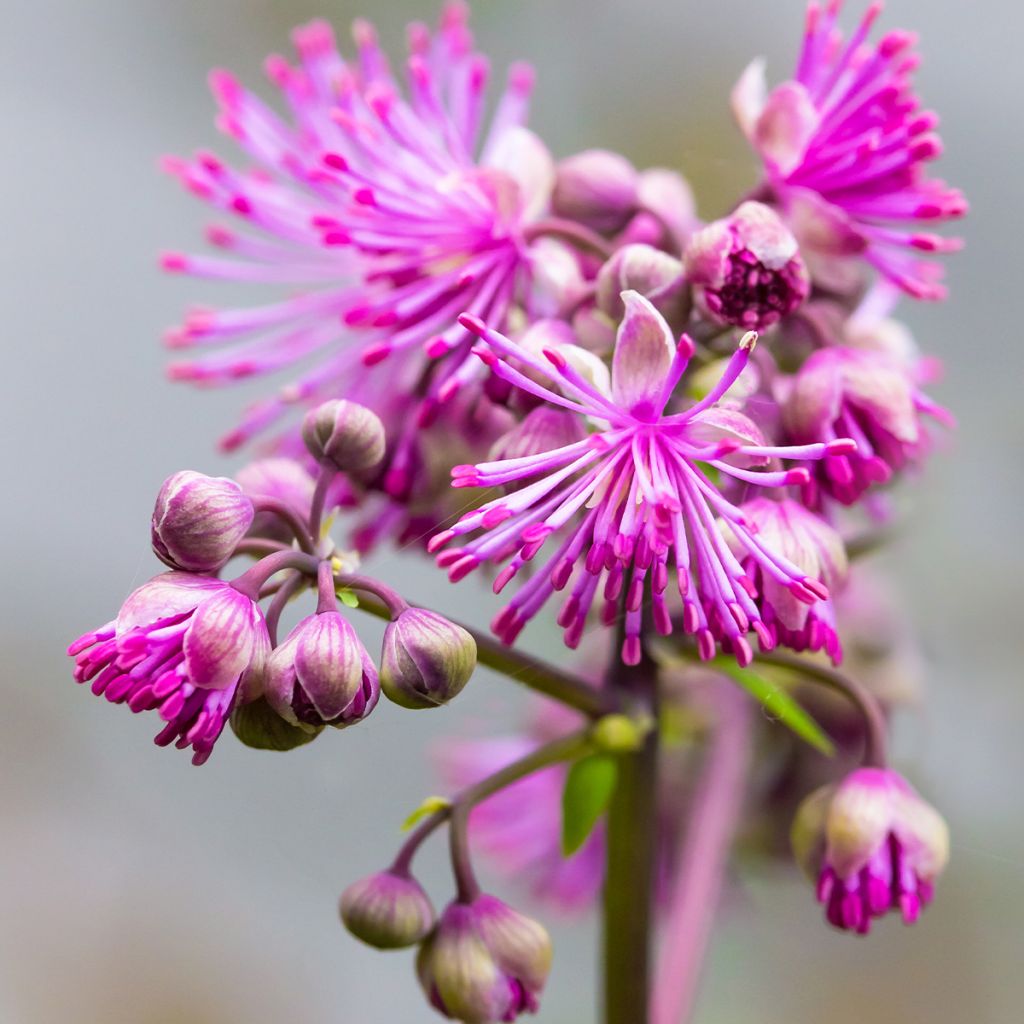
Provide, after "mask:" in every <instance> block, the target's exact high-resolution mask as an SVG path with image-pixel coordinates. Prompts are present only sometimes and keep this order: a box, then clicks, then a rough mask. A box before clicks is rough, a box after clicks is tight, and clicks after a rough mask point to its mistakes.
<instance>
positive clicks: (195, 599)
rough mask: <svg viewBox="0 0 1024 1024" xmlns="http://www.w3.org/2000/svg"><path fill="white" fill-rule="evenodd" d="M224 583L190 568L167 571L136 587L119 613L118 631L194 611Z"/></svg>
mask: <svg viewBox="0 0 1024 1024" xmlns="http://www.w3.org/2000/svg"><path fill="white" fill-rule="evenodd" d="M223 587H224V583H223V582H222V581H220V580H215V579H211V578H210V577H209V576H193V575H192V574H191V573H187V572H165V573H162V574H161V575H159V576H156V577H154V578H153V579H151V580H150V581H149V582H148V583H144V584H143V585H142V586H141V587H139V588H138V590H135V591H133V592H132V593H131V594H130V595H129V596H128V599H127V600H126V601H125V602H124V604H123V605H122V606H121V611H120V612H119V613H118V616H117V625H116V628H117V632H118V633H119V634H120V633H124V632H126V631H127V630H129V629H134V628H135V627H136V626H148V625H150V624H151V623H153V622H156V621H157V620H158V619H166V618H169V617H170V616H172V615H181V614H182V613H184V612H188V611H191V610H192V609H193V608H195V607H196V605H198V604H199V603H200V602H201V601H203V600H204V598H206V596H207V595H208V594H209V593H210V592H212V591H216V590H220V589H222V588H223Z"/></svg>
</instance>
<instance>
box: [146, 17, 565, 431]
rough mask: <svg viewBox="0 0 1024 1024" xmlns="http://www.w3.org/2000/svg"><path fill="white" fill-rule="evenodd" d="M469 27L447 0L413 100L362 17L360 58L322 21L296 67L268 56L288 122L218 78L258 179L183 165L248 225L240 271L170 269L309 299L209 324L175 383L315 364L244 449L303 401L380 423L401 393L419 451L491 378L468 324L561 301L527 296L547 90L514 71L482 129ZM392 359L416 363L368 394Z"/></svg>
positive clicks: (542, 194)
mask: <svg viewBox="0 0 1024 1024" xmlns="http://www.w3.org/2000/svg"><path fill="white" fill-rule="evenodd" d="M466 17H467V15H466V8H465V6H464V5H463V4H461V3H457V2H456V3H449V4H448V5H447V6H446V7H445V8H444V12H443V14H442V18H441V25H440V28H439V30H438V32H437V34H436V35H431V33H430V32H429V31H428V30H427V29H426V28H425V27H424V26H422V25H413V26H411V27H410V30H409V45H410V56H409V60H408V67H407V81H408V85H407V88H406V90H405V93H404V94H403V90H402V87H401V86H400V84H399V81H398V80H397V78H396V77H395V76H394V75H393V74H392V72H391V70H390V69H389V66H388V62H387V59H386V58H385V56H384V54H383V53H382V52H381V50H380V48H379V46H378V44H377V39H376V34H375V32H374V30H373V28H372V26H370V25H369V24H368V23H366V22H362V21H360V22H356V24H355V27H354V36H355V41H356V47H357V51H358V58H357V60H356V61H354V62H353V63H348V62H346V61H345V60H344V59H343V58H342V57H341V56H340V55H339V53H338V50H337V48H336V46H335V41H334V36H333V33H332V30H331V28H330V27H329V26H328V25H327V24H326V23H325V22H322V21H316V22H312V23H311V24H309V25H306V26H305V27H303V28H300V29H298V30H296V32H295V33H294V37H293V38H294V41H295V45H296V48H297V49H298V53H299V65H298V66H297V67H293V66H291V65H290V64H288V63H287V62H286V61H285V60H284V58H281V57H271V58H270V59H269V60H268V62H267V71H268V74H269V75H270V78H271V79H272V81H273V82H274V84H275V85H276V86H277V87H278V88H279V89H280V91H281V93H282V96H283V99H284V102H285V104H286V106H287V108H288V110H289V115H290V116H289V117H282V116H280V115H278V114H277V113H275V112H274V111H273V110H272V109H271V108H270V107H268V106H267V105H266V104H264V103H263V101H261V100H260V99H259V98H257V97H256V95H255V94H253V93H252V92H250V91H248V90H247V89H245V88H244V87H243V86H242V85H241V84H239V83H238V82H237V81H236V80H235V79H234V78H232V77H231V76H230V75H229V74H227V73H226V72H223V71H217V72H214V74H213V75H212V78H211V85H212V88H213V91H214V94H215V95H216V98H217V101H218V103H219V106H220V117H219V122H218V123H219V125H220V127H221V128H222V129H223V130H224V131H225V132H226V133H227V134H228V135H230V136H231V137H232V138H234V139H235V140H236V141H237V142H238V143H239V145H240V146H241V147H242V149H243V150H244V151H245V154H246V156H247V157H248V158H249V159H250V161H252V163H253V164H254V167H255V169H254V170H252V171H249V172H244V173H243V172H239V171H235V170H233V169H232V168H230V167H228V166H227V165H226V164H224V163H223V162H222V161H220V160H219V159H218V158H216V157H214V156H210V155H207V154H200V155H199V156H197V157H196V158H195V159H193V160H179V159H172V160H169V161H168V162H167V165H168V168H169V170H171V171H172V172H173V173H174V174H175V175H177V176H178V177H179V178H180V179H181V180H182V182H183V183H184V184H185V185H186V186H187V187H188V188H189V189H190V190H191V191H192V192H194V193H195V194H197V195H198V196H199V197H200V198H202V199H203V200H205V201H206V202H208V203H210V204H211V205H212V206H214V207H215V208H217V209H218V210H221V211H223V212H225V213H227V214H230V215H232V216H235V217H237V218H239V219H240V220H241V221H242V224H243V227H242V228H241V229H240V230H237V231H236V230H234V229H229V228H224V227H220V226H215V227H213V228H211V230H210V233H209V238H210V240H211V241H212V242H213V243H214V244H215V245H217V246H218V247H220V248H222V249H224V250H226V251H227V253H228V254H229V255H228V257H227V258H220V257H207V256H184V255H181V254H177V253H175V254H170V255H168V256H166V257H165V258H164V265H165V267H167V269H169V270H173V271H178V272H185V273H189V274H192V275H195V276H198V277H205V278H212V279H218V280H228V281H244V282H251V283H255V284H259V285H264V284H265V285H284V286H288V287H289V288H296V287H298V288H301V289H302V291H301V292H300V293H298V294H295V295H293V296H291V297H288V298H284V299H281V300H277V301H270V302H269V303H268V304H267V305H262V306H256V307H251V308H248V309H226V310H198V311H195V312H194V313H192V314H191V315H190V316H189V317H188V318H187V320H186V322H185V324H184V326H183V327H182V328H181V329H179V330H176V331H174V332H172V333H171V335H170V336H169V342H170V344H171V345H172V346H174V347H179V348H187V349H197V350H199V352H200V354H199V355H197V356H195V357H194V358H192V359H189V360H188V361H186V362H181V363H178V364H176V365H175V366H173V367H172V370H171V374H172V376H174V377H176V378H179V379H184V380H191V381H194V382H195V383H198V384H202V385H217V384H224V383H228V382H230V381H233V380H237V379H239V378H243V377H249V376H252V375H254V374H266V373H271V372H274V371H278V370H283V369H288V368H292V367H296V366H298V365H299V364H300V363H303V364H305V365H306V366H307V369H305V370H304V372H303V373H302V374H301V376H299V377H298V378H297V379H295V380H293V381H292V382H291V383H289V384H287V385H286V386H285V387H284V388H283V390H281V391H280V393H279V394H278V395H277V396H276V397H274V398H271V399H267V400H264V401H261V402H259V403H257V404H256V405H255V406H253V407H252V408H251V409H250V410H249V412H248V413H247V414H246V416H245V418H244V419H243V421H242V423H241V424H240V425H239V427H238V428H237V429H236V430H235V431H233V432H232V433H231V434H229V435H228V436H227V437H226V438H224V440H223V444H224V446H225V447H226V448H234V447H236V446H238V445H240V444H243V443H245V442H246V441H248V440H249V439H250V438H252V437H253V435H255V434H257V433H259V432H260V431H263V430H265V429H267V428H268V427H270V426H271V425H272V424H274V423H275V422H277V421H278V420H279V419H280V418H281V417H282V416H283V415H284V414H285V413H286V412H287V410H288V408H289V407H291V406H294V405H295V404H296V403H298V404H314V403H315V402H318V401H322V400H324V399H330V398H338V397H343V396H345V395H350V394H351V395H359V396H360V398H361V400H364V401H366V400H367V399H368V401H367V404H370V405H371V406H373V407H374V408H375V409H376V411H378V412H380V413H381V415H382V416H384V410H383V409H382V408H378V406H384V405H386V404H387V403H388V401H389V398H390V397H391V396H395V395H398V396H400V397H401V400H402V401H401V413H400V414H399V415H398V416H397V418H395V419H388V418H387V417H385V419H386V422H387V423H389V425H390V426H392V427H395V428H396V430H397V432H398V433H399V434H401V435H402V438H403V439H404V438H405V437H406V435H409V434H411V433H414V432H415V430H416V429H417V428H418V427H419V426H423V425H425V424H426V423H429V422H430V420H431V419H432V417H433V416H435V415H436V413H437V411H438V409H439V408H440V406H441V405H442V404H443V403H445V402H446V401H447V400H449V399H450V398H451V396H452V395H454V394H455V392H457V391H458V390H459V389H460V388H461V387H462V386H463V385H465V384H466V383H467V382H468V381H469V380H471V379H474V378H479V377H480V376H481V370H480V367H479V366H478V365H477V364H476V362H475V360H467V358H466V357H467V356H468V353H469V351H470V348H471V345H472V341H471V338H470V335H469V334H468V333H467V332H466V331H465V330H464V329H463V328H462V327H460V326H459V324H458V323H457V322H456V316H457V314H458V313H459V312H461V311H463V310H467V309H468V310H471V311H472V312H474V313H476V314H478V315H480V316H484V317H487V318H488V319H489V320H490V321H491V322H492V323H495V324H498V325H500V326H504V325H505V322H506V318H507V315H508V313H509V311H510V309H511V308H512V306H513V304H514V303H525V304H526V305H527V306H528V307H529V308H528V312H530V313H533V312H534V310H533V308H532V305H533V304H534V303H538V304H541V305H543V303H544V302H545V301H546V300H545V297H544V296H543V295H542V294H541V292H542V289H535V290H533V291H532V292H530V293H529V294H525V292H526V291H527V286H528V285H529V284H530V283H531V281H532V280H533V276H534V264H533V249H532V248H531V240H530V238H529V233H528V230H527V228H528V225H529V224H530V223H531V221H533V220H535V219H536V218H537V216H538V215H539V214H540V213H541V212H542V211H543V210H544V208H545V207H546V205H547V202H548V198H549V195H550V191H551V188H552V186H553V183H554V164H553V161H552V160H551V157H550V156H549V154H548V153H547V151H546V149H545V148H544V146H543V145H542V144H541V143H540V141H539V140H538V139H537V138H536V137H535V136H534V135H532V134H531V133H530V132H528V131H527V130H526V129H525V128H524V127H523V123H524V121H525V118H526V112H527V104H528V97H529V92H530V89H531V80H532V76H531V74H530V72H529V71H528V69H527V68H525V67H523V66H522V65H516V66H515V67H514V68H513V69H512V71H511V75H510V79H509V84H508V86H507V88H506V90H505V91H504V93H503V94H502V95H501V97H500V99H499V101H498V103H497V107H496V109H495V112H494V115H493V117H492V119H491V124H490V128H489V130H487V131H486V133H484V132H482V122H483V111H484V106H485V91H486V84H487V78H488V65H487V61H486V60H485V58H484V57H482V56H481V55H480V54H478V53H475V52H474V51H473V43H472V37H471V36H470V34H469V31H468V28H467V26H466ZM537 245H538V246H551V245H558V243H556V242H553V241H552V240H550V239H543V240H541V241H538V242H537ZM566 252H568V250H566ZM388 356H395V357H399V356H400V357H402V358H396V359H395V360H394V362H393V365H391V367H390V368H389V370H387V371H386V372H383V373H382V375H379V374H375V375H374V376H376V377H377V378H378V380H377V382H374V383H373V384H370V383H368V382H369V381H370V380H371V377H370V376H369V375H368V374H367V371H366V367H367V366H370V365H372V364H374V363H377V362H379V361H380V360H382V359H385V358H386V357H388ZM442 356H447V358H444V359H440V357H442ZM431 360H440V361H439V362H437V363H436V364H432V363H431ZM374 394H377V395H378V397H379V399H380V401H379V402H378V401H375V400H374V399H373V395H374ZM403 439H399V440H398V441H396V447H397V448H398V449H399V450H400V449H401V447H402V445H403V444H404V443H406V442H405V441H404V440H403Z"/></svg>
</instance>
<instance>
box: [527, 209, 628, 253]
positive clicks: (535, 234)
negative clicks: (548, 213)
mask: <svg viewBox="0 0 1024 1024" xmlns="http://www.w3.org/2000/svg"><path fill="white" fill-rule="evenodd" d="M524 235H525V237H526V241H527V242H532V241H534V240H535V239H537V238H541V237H542V236H544V235H550V236H553V237H556V238H561V239H563V240H564V241H566V242H571V243H572V244H573V245H575V246H576V247H577V248H581V249H588V250H590V251H591V252H593V253H596V254H597V255H598V256H600V257H601V258H602V259H608V257H609V256H611V254H612V252H613V248H612V244H611V242H609V241H608V240H607V239H605V238H602V237H601V236H600V235H599V234H598V233H597V232H596V231H591V230H590V228H587V227H584V226H583V225H582V224H577V223H576V221H573V220H565V219H563V218H562V217H546V218H545V219H543V220H538V221H535V222H534V223H533V224H531V225H530V226H529V227H528V228H527V229H526V231H525V232H524Z"/></svg>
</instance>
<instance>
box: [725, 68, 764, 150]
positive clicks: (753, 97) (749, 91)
mask: <svg viewBox="0 0 1024 1024" xmlns="http://www.w3.org/2000/svg"><path fill="white" fill-rule="evenodd" d="M767 92H768V87H767V85H766V84H765V60H764V57H756V58H755V59H754V60H752V61H751V62H750V63H749V64H748V65H747V66H746V68H745V69H744V71H743V74H742V75H740V77H739V78H738V79H737V81H736V84H735V85H734V86H733V87H732V92H731V93H730V95H729V100H730V103H731V106H732V113H733V117H735V118H736V123H737V124H738V125H739V126H740V131H742V132H743V134H744V135H745V136H746V137H747V138H748V139H750V140H751V141H753V139H754V128H755V126H756V124H757V119H758V117H760V115H761V111H762V110H763V109H764V105H765V96H766V94H767Z"/></svg>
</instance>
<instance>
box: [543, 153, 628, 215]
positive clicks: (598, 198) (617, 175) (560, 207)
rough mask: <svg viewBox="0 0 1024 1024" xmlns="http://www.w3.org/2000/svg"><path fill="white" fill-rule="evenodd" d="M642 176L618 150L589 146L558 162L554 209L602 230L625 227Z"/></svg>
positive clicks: (552, 201) (553, 198)
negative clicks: (612, 150) (589, 147)
mask: <svg viewBox="0 0 1024 1024" xmlns="http://www.w3.org/2000/svg"><path fill="white" fill-rule="evenodd" d="M639 180H640V176H639V175H638V174H637V171H636V168H635V167H634V166H633V165H632V164H631V163H630V162H629V161H628V160H627V159H626V158H625V157H624V156H620V155H619V154H618V153H612V152H610V151H609V150H606V149H588V150H585V151H584V152H582V153H577V154H576V155H575V156H570V157H567V158H566V159H565V160H563V161H562V162H561V163H560V164H559V165H558V173H557V177H556V178H555V190H554V192H553V194H552V196H551V206H552V209H553V210H554V211H555V213H557V214H558V215H559V216H560V217H569V218H571V219H572V220H576V221H579V222H580V223H581V224H585V225H586V226H587V227H589V228H593V229H594V230H595V231H600V232H601V233H602V234H608V235H610V234H614V233H615V232H616V231H619V230H620V229H621V228H623V227H624V226H625V224H626V222H627V221H628V220H629V218H630V216H631V215H632V213H633V212H634V211H635V210H636V204H637V186H638V184H639Z"/></svg>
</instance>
